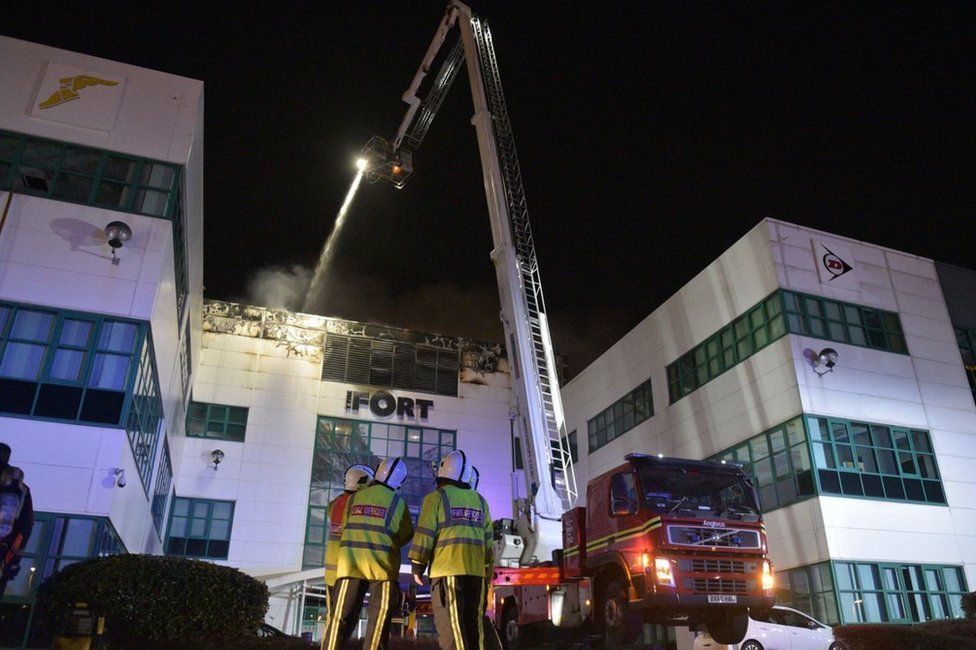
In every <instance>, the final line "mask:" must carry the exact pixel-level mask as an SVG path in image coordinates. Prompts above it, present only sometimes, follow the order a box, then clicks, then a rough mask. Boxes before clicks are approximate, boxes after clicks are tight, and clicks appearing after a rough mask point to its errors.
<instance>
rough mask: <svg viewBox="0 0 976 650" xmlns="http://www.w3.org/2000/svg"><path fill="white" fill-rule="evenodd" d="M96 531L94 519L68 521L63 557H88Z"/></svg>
mask: <svg viewBox="0 0 976 650" xmlns="http://www.w3.org/2000/svg"><path fill="white" fill-rule="evenodd" d="M94 530H95V521H94V520H93V519H75V518H71V519H68V527H67V532H66V533H65V536H64V540H63V541H62V543H61V549H60V553H61V555H73V556H75V557H87V556H88V548H89V546H90V545H91V539H92V533H93V532H94Z"/></svg>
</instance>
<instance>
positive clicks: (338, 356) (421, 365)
mask: <svg viewBox="0 0 976 650" xmlns="http://www.w3.org/2000/svg"><path fill="white" fill-rule="evenodd" d="M322 381H337V382H341V383H344V384H361V385H366V386H381V387H384V388H402V389H404V390H415V391H418V392H422V393H436V394H438V395H450V396H452V397H453V396H456V395H457V392H458V352H457V350H448V349H443V348H435V347H431V346H426V345H417V344H414V343H405V342H402V341H392V340H389V339H375V338H370V337H365V336H346V335H343V334H328V335H327V336H326V338H325V349H324V353H323V358H322Z"/></svg>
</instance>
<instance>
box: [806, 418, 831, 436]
mask: <svg viewBox="0 0 976 650" xmlns="http://www.w3.org/2000/svg"><path fill="white" fill-rule="evenodd" d="M808 422H809V423H810V433H811V435H812V436H813V439H814V440H830V427H829V426H828V425H827V420H825V419H823V418H810V419H809V420H808Z"/></svg>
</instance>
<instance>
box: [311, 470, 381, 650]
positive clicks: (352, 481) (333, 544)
mask: <svg viewBox="0 0 976 650" xmlns="http://www.w3.org/2000/svg"><path fill="white" fill-rule="evenodd" d="M372 480H373V468H372V467H370V466H369V465H350V466H349V467H348V468H346V472H345V474H344V476H343V481H344V482H345V486H344V487H345V490H344V491H343V493H342V494H340V495H339V496H337V497H336V498H335V499H333V500H332V501H331V502H329V507H328V509H327V510H326V517H327V523H328V531H329V532H328V540H327V541H326V544H325V600H326V602H327V603H331V602H332V597H331V591H332V586H333V585H334V584H335V581H336V562H337V561H338V557H339V541H340V540H341V538H342V527H343V526H344V525H345V523H346V502H347V501H348V500H349V496H350V495H352V494H355V493H356V492H357V491H359V490H361V489H363V488H364V487H366V486H367V485H369V482H370V481H372ZM326 626H328V618H326ZM322 640H323V642H324V641H325V636H323V637H322Z"/></svg>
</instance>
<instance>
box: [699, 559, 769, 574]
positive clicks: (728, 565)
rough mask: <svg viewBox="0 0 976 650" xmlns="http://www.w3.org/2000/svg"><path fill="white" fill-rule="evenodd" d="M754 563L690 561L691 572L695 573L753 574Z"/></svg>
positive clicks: (755, 566) (755, 567)
mask: <svg viewBox="0 0 976 650" xmlns="http://www.w3.org/2000/svg"><path fill="white" fill-rule="evenodd" d="M757 569H758V565H757V564H756V563H755V562H742V561H740V560H691V570H692V571H694V572H695V573H755V572H756V570H757Z"/></svg>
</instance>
